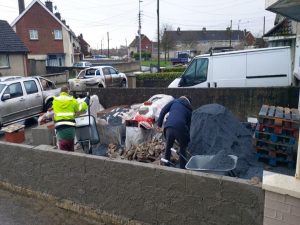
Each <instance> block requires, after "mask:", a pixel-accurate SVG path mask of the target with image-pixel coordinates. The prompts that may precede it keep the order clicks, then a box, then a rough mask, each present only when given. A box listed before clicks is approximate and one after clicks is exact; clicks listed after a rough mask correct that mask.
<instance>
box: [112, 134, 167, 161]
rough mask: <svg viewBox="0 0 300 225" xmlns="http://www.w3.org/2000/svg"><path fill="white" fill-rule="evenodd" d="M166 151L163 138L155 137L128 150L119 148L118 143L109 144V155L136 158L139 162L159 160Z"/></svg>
mask: <svg viewBox="0 0 300 225" xmlns="http://www.w3.org/2000/svg"><path fill="white" fill-rule="evenodd" d="M164 151H165V143H164V142H163V141H162V139H156V138H155V139H153V140H152V141H150V142H144V143H142V144H139V145H133V146H132V147H131V148H130V149H128V150H123V149H121V148H118V146H117V145H114V144H110V145H108V150H107V156H108V157H109V158H115V159H126V160H136V161H139V162H146V163H153V162H156V161H159V160H160V158H161V156H162V154H163V153H164Z"/></svg>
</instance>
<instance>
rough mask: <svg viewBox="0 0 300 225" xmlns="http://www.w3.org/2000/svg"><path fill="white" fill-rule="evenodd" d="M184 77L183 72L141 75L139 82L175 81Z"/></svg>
mask: <svg viewBox="0 0 300 225" xmlns="http://www.w3.org/2000/svg"><path fill="white" fill-rule="evenodd" d="M181 75H182V72H167V73H142V74H139V75H138V76H137V77H136V79H137V80H174V79H176V78H178V77H180V76H181Z"/></svg>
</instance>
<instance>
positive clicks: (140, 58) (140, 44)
mask: <svg viewBox="0 0 300 225" xmlns="http://www.w3.org/2000/svg"><path fill="white" fill-rule="evenodd" d="M141 2H142V1H141V0H139V60H140V71H142V34H141V32H142V22H141Z"/></svg>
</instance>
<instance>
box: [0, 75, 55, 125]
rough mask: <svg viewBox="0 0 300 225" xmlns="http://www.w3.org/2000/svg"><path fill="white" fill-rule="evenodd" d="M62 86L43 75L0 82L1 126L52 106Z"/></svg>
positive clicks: (32, 115) (31, 115)
mask: <svg viewBox="0 0 300 225" xmlns="http://www.w3.org/2000/svg"><path fill="white" fill-rule="evenodd" d="M59 92H60V88H56V86H55V84H54V83H53V82H52V81H50V80H48V79H45V78H43V77H24V78H19V79H13V80H9V81H3V82H0V127H1V126H3V125H7V124H10V123H14V122H16V121H19V120H23V119H27V118H31V117H34V116H37V115H39V114H40V113H41V112H43V111H45V110H47V109H48V108H49V107H51V106H52V101H53V97H54V96H57V95H59Z"/></svg>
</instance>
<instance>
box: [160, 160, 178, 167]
mask: <svg viewBox="0 0 300 225" xmlns="http://www.w3.org/2000/svg"><path fill="white" fill-rule="evenodd" d="M160 161H162V162H164V163H169V164H170V165H172V166H173V167H175V164H174V163H172V162H170V161H169V160H167V159H164V158H161V159H160Z"/></svg>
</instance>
